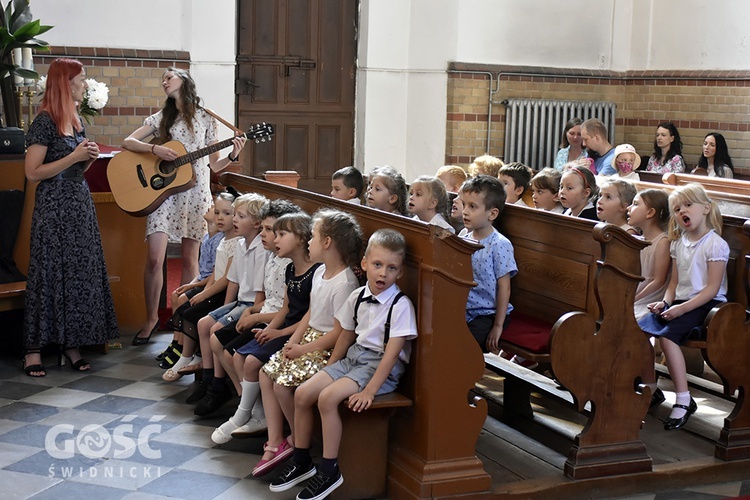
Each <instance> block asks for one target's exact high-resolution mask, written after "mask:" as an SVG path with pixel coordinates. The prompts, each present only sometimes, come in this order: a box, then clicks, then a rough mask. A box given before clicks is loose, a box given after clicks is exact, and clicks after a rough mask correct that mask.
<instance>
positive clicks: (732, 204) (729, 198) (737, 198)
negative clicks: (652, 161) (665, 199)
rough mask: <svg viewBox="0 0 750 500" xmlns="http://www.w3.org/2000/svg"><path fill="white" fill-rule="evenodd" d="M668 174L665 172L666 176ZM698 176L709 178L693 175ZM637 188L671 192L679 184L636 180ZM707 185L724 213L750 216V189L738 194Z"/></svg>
mask: <svg viewBox="0 0 750 500" xmlns="http://www.w3.org/2000/svg"><path fill="white" fill-rule="evenodd" d="M667 175H668V174H664V176H665V177H666V176H667ZM693 177H697V178H699V179H708V177H705V176H693ZM736 182H745V181H736ZM634 184H635V187H636V189H638V191H642V190H644V189H663V190H664V191H666V192H667V193H671V192H672V191H674V190H675V189H676V188H677V186H676V185H673V184H655V183H652V182H643V181H640V182H634ZM704 187H706V192H707V193H708V196H709V198H711V199H712V200H714V201H716V204H717V205H719V210H721V213H722V215H733V216H736V217H744V218H748V217H750V191H746V192H745V193H744V194H738V193H730V192H721V191H713V190H711V189H708V186H704Z"/></svg>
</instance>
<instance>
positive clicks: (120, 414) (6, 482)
mask: <svg viewBox="0 0 750 500" xmlns="http://www.w3.org/2000/svg"><path fill="white" fill-rule="evenodd" d="M159 338H160V341H159V342H156V343H154V342H152V343H151V344H148V345H146V346H143V347H131V346H130V345H129V341H130V339H129V338H126V339H123V345H124V346H125V347H124V348H122V349H111V350H110V352H109V354H106V355H103V354H98V353H96V352H93V351H84V357H85V358H86V359H88V360H89V361H90V362H91V365H92V370H91V371H89V372H85V373H76V372H74V371H73V370H71V369H70V367H69V366H62V367H58V366H56V364H57V360H56V356H54V355H53V356H45V357H44V359H43V361H44V363H45V365H46V366H47V376H46V377H44V378H39V379H34V378H31V377H27V376H26V375H25V374H23V372H22V371H21V369H20V367H21V363H20V361H19V360H17V359H11V358H8V357H7V355H6V356H5V357H3V358H2V359H0V484H2V485H3V486H2V493H0V498H3V499H9V498H19V499H21V498H34V499H43V498H53V499H61V498H107V499H115V498H127V499H136V498H137V499H157V498H184V499H200V500H204V499H213V498H215V499H234V498H237V499H240V498H242V499H247V498H258V499H265V498H269V499H270V498H273V499H276V500H283V499H291V498H294V497H295V495H296V494H297V492H298V490H299V488H295V489H292V490H290V491H288V492H284V493H278V494H275V493H271V492H270V491H269V490H268V483H269V482H270V481H271V479H272V477H271V476H269V477H268V478H261V479H254V478H252V476H250V471H251V470H252V468H253V466H254V465H255V463H256V462H257V461H258V460H260V455H261V454H262V449H263V442H264V441H265V436H261V437H258V438H255V439H247V440H233V441H231V442H230V443H228V444H226V445H222V446H216V445H215V444H214V443H213V442H212V441H211V437H210V436H211V432H212V431H213V429H214V428H215V427H216V426H218V425H219V424H221V423H222V422H224V421H225V420H226V419H227V418H229V416H231V414H232V413H233V412H234V409H235V408H236V404H237V401H236V400H234V401H231V402H230V403H228V404H227V405H225V407H224V408H222V409H221V410H219V411H218V412H217V413H216V414H215V415H213V416H211V417H210V418H203V419H200V418H198V417H196V416H195V415H193V406H191V405H187V404H185V403H184V400H185V398H186V397H187V396H188V395H189V394H190V393H191V392H192V383H193V378H194V377H192V376H190V377H184V378H183V379H182V380H179V381H178V382H175V383H166V382H164V381H162V379H161V375H162V373H163V370H161V369H160V368H159V367H158V366H157V363H156V361H154V357H155V356H156V354H158V353H159V352H160V351H161V350H162V349H163V348H164V347H165V346H166V341H161V338H164V339H165V340H166V338H167V336H166V335H160V336H159ZM126 342H127V344H126Z"/></svg>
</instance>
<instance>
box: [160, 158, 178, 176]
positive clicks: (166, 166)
mask: <svg viewBox="0 0 750 500" xmlns="http://www.w3.org/2000/svg"><path fill="white" fill-rule="evenodd" d="M175 168H176V167H175V164H174V162H173V161H163V162H161V163H159V173H160V174H161V175H163V176H165V177H168V176H170V175H172V174H173V173H174V171H175Z"/></svg>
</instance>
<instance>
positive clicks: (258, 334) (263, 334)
mask: <svg viewBox="0 0 750 500" xmlns="http://www.w3.org/2000/svg"><path fill="white" fill-rule="evenodd" d="M253 333H254V334H255V340H256V341H257V342H258V343H259V344H261V345H262V344H265V343H266V342H268V341H269V340H271V339H275V338H276V337H279V336H281V331H280V330H277V329H276V328H263V329H261V328H256V329H253Z"/></svg>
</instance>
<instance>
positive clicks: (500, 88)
mask: <svg viewBox="0 0 750 500" xmlns="http://www.w3.org/2000/svg"><path fill="white" fill-rule="evenodd" d="M490 74H491V75H492V81H490ZM498 75H499V77H498ZM490 85H492V86H493V90H496V92H495V93H494V94H493V97H492V101H493V104H492V121H491V124H492V125H491V132H490V148H489V152H490V154H493V155H496V156H499V157H502V156H503V147H504V136H505V106H503V105H502V104H500V102H501V101H503V100H504V99H509V98H530V99H562V100H579V101H611V102H614V103H615V104H616V105H617V113H616V118H617V120H616V123H617V127H616V130H615V139H616V142H617V143H618V144H619V143H622V142H629V143H631V144H633V145H634V146H635V147H636V149H637V150H638V152H639V153H640V154H643V155H647V154H651V153H652V152H653V140H654V133H655V131H656V127H657V125H658V124H659V123H660V122H662V121H673V122H674V123H675V124H676V125H677V127H678V129H679V131H680V135H681V136H682V142H683V153H684V157H685V159H686V161H687V164H688V166H689V167H692V166H695V164H697V162H698V158H699V157H700V154H701V146H702V143H703V137H704V136H705V134H706V133H708V132H720V133H722V134H723V135H724V137H726V139H727V143H728V144H729V152H730V155H731V156H732V160H733V161H734V164H735V167H737V169H738V172H739V173H740V174H741V175H743V176H749V175H750V144H748V138H750V136H749V135H748V132H749V131H750V72H748V71H662V72H656V71H637V72H636V71H629V72H614V71H596V70H575V69H560V68H538V67H517V66H514V67H511V66H481V65H474V64H462V63H454V64H452V65H451V68H450V71H449V79H448V114H447V117H446V118H447V130H448V132H447V141H446V160H445V161H446V163H455V164H460V165H464V166H465V165H467V164H468V163H470V162H471V159H472V158H474V157H476V156H478V155H481V154H484V153H485V152H487V123H488V121H487V113H488V109H489V105H488V103H489V92H490ZM508 160H512V159H508ZM534 167H537V166H534Z"/></svg>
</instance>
